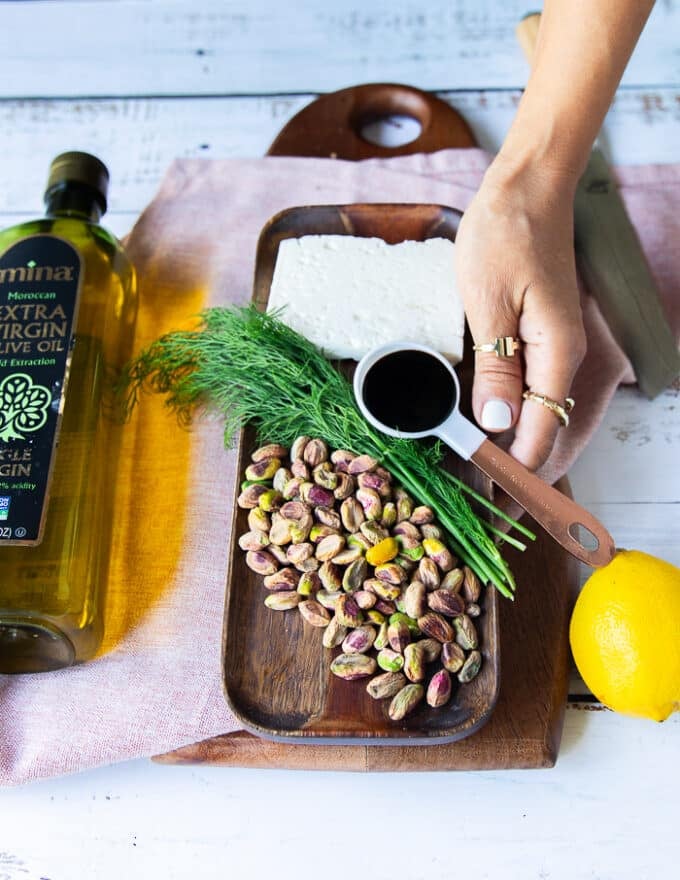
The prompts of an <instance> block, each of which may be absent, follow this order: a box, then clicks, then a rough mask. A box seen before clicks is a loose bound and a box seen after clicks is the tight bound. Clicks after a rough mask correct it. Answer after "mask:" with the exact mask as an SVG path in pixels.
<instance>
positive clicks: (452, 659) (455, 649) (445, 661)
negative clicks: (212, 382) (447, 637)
mask: <svg viewBox="0 0 680 880" xmlns="http://www.w3.org/2000/svg"><path fill="white" fill-rule="evenodd" d="M441 660H442V666H443V667H444V669H448V670H449V672H458V670H459V669H462V667H463V664H464V663H465V651H463V649H462V648H461V646H460V645H457V644H456V643H455V642H444V644H443V645H442V654H441Z"/></svg>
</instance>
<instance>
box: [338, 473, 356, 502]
mask: <svg viewBox="0 0 680 880" xmlns="http://www.w3.org/2000/svg"><path fill="white" fill-rule="evenodd" d="M336 477H337V480H338V481H337V484H336V486H335V489H333V497H334V498H337V500H338V501H344V499H345V498H349V497H350V495H352V494H354V491H355V490H356V487H357V484H356V481H355V479H354V477H351V476H350V475H349V474H341V473H339V474H336Z"/></svg>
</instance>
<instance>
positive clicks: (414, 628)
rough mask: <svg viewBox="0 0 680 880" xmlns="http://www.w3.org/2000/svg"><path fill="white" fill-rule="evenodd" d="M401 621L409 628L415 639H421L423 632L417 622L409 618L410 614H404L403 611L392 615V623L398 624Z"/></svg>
mask: <svg viewBox="0 0 680 880" xmlns="http://www.w3.org/2000/svg"><path fill="white" fill-rule="evenodd" d="M399 620H403V621H404V623H405V624H406V625H407V626H408V628H409V629H410V630H411V635H412V636H413V638H414V639H417V638H420V635H421V631H420V627H419V626H418V621H417V620H415V619H414V618H413V617H409V616H408V614H404V612H403V611H395V612H393V613H392V614H391V615H390V623H396V622H397V621H399Z"/></svg>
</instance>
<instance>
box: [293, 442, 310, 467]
mask: <svg viewBox="0 0 680 880" xmlns="http://www.w3.org/2000/svg"><path fill="white" fill-rule="evenodd" d="M309 440H310V438H309V437H305V436H300V437H296V438H295V440H294V441H293V445H292V446H291V447H290V460H291V461H296V460H297V459H300V458H302V456H303V454H304V451H305V446H306V445H307V444H308V443H309Z"/></svg>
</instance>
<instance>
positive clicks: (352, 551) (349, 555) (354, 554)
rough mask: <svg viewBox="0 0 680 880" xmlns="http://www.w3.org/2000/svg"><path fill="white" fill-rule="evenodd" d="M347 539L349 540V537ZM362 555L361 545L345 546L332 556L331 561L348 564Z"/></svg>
mask: <svg viewBox="0 0 680 880" xmlns="http://www.w3.org/2000/svg"><path fill="white" fill-rule="evenodd" d="M350 537H351V535H350ZM347 540H348V541H349V538H348V539H347ZM363 555H364V554H363V551H362V549H361V547H352V546H349V547H345V549H344V550H341V551H340V553H338V555H337V556H335V557H334V559H333V561H334V562H335V564H336V565H350V563H352V562H356V560H357V559H362V558H363Z"/></svg>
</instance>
